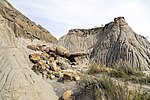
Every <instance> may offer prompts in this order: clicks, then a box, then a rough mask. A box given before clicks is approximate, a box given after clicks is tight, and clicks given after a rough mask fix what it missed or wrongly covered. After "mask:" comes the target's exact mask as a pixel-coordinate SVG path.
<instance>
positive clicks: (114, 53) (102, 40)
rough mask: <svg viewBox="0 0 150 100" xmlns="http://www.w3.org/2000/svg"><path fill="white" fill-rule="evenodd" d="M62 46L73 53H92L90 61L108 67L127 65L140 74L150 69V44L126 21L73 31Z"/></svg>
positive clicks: (64, 39)
mask: <svg viewBox="0 0 150 100" xmlns="http://www.w3.org/2000/svg"><path fill="white" fill-rule="evenodd" d="M95 29H96V31H95ZM93 30H94V31H93ZM89 33H94V34H89ZM58 44H59V45H63V46H64V47H66V48H68V49H69V50H70V51H72V52H76V51H85V52H87V51H86V50H88V54H89V57H90V61H91V60H94V61H96V62H98V63H103V64H106V65H107V66H113V65H114V64H116V63H117V62H120V61H125V62H127V63H129V64H130V65H131V66H133V67H135V68H136V69H139V70H149V67H150V42H149V41H148V40H147V39H146V38H144V37H143V36H140V35H138V34H136V33H135V32H134V31H133V30H132V29H131V28H130V27H129V26H128V24H127V22H126V21H125V19H124V17H117V18H115V19H114V21H112V22H110V23H108V24H106V25H105V26H104V27H103V28H94V29H89V30H87V29H86V30H83V29H82V31H81V30H80V29H74V30H71V31H69V33H68V34H67V35H65V36H63V37H62V38H60V40H58Z"/></svg>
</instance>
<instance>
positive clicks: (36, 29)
mask: <svg viewBox="0 0 150 100" xmlns="http://www.w3.org/2000/svg"><path fill="white" fill-rule="evenodd" d="M0 14H1V15H2V17H3V18H4V19H5V20H6V22H5V23H6V24H7V25H8V27H9V28H10V29H11V30H12V31H13V33H14V35H15V37H24V38H29V39H31V40H33V39H38V40H42V41H46V42H52V43H54V42H55V41H56V38H55V37H53V36H52V35H51V34H50V33H49V32H48V31H47V30H46V29H44V28H43V27H42V26H40V25H36V23H34V22H32V21H31V20H30V19H28V18H27V17H26V16H24V15H23V14H21V13H20V12H19V11H18V10H16V9H15V8H14V7H13V6H11V4H9V3H8V2H7V1H6V0H1V1H0Z"/></svg>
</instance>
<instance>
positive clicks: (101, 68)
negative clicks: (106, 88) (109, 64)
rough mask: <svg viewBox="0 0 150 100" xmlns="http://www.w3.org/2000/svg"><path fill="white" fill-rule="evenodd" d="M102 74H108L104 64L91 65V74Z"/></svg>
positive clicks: (93, 63)
mask: <svg viewBox="0 0 150 100" xmlns="http://www.w3.org/2000/svg"><path fill="white" fill-rule="evenodd" d="M101 72H106V66H105V65H104V64H98V63H96V62H92V63H91V64H90V65H89V71H88V73H89V74H96V73H101Z"/></svg>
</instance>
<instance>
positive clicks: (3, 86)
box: [0, 0, 150, 100]
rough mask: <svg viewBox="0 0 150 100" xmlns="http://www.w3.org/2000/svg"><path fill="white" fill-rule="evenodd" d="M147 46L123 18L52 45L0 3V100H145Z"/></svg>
mask: <svg viewBox="0 0 150 100" xmlns="http://www.w3.org/2000/svg"><path fill="white" fill-rule="evenodd" d="M149 73H150V42H149V41H148V40H147V39H146V38H145V37H144V36H141V35H139V34H137V33H135V32H134V31H133V30H132V29H131V28H130V26H129V25H128V23H127V22H126V21H125V18H124V17H116V18H114V20H113V21H112V22H109V23H107V24H105V25H104V27H96V28H91V29H71V30H69V32H68V33H67V34H66V35H64V36H62V37H61V38H60V39H59V40H57V39H56V38H55V37H54V36H53V35H52V34H51V33H50V32H49V31H47V30H46V29H44V28H43V27H42V26H40V25H37V24H36V23H34V22H33V21H31V20H30V19H29V18H27V17H26V16H24V15H23V14H22V13H21V12H19V11H18V10H17V9H15V8H14V7H13V6H12V5H11V4H10V3H9V2H8V1H7V0H0V100H150V86H149V85H150V77H149Z"/></svg>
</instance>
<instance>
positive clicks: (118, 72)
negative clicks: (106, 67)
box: [109, 62, 144, 78]
mask: <svg viewBox="0 0 150 100" xmlns="http://www.w3.org/2000/svg"><path fill="white" fill-rule="evenodd" d="M113 68H114V70H112V71H111V72H110V74H109V75H110V76H111V77H117V78H129V77H132V76H134V77H141V76H144V73H142V72H141V71H138V70H136V69H135V68H134V67H132V66H130V65H129V64H128V63H126V62H119V63H117V64H116V65H115V66H113Z"/></svg>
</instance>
